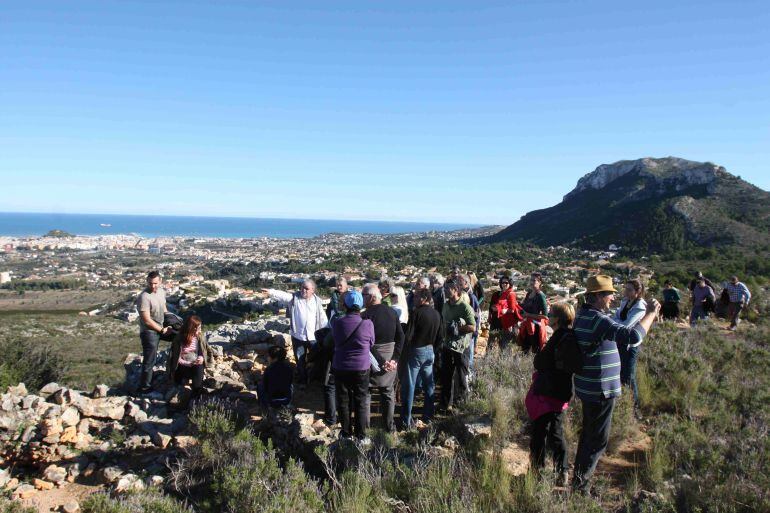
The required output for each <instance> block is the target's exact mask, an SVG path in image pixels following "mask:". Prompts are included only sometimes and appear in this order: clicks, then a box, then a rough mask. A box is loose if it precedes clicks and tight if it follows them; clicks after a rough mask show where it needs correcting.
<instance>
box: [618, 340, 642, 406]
mask: <svg viewBox="0 0 770 513" xmlns="http://www.w3.org/2000/svg"><path fill="white" fill-rule="evenodd" d="M641 348H642V346H636V347H628V346H627V345H625V344H618V353H619V354H620V382H621V383H622V384H624V385H630V386H631V390H632V392H633V394H634V407H636V408H639V387H638V386H637V385H636V359H637V358H639V350H640V349H641Z"/></svg>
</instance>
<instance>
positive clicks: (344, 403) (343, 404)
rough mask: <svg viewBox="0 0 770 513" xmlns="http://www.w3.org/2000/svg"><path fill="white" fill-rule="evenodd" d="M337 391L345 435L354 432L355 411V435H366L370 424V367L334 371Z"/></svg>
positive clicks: (338, 408) (340, 418)
mask: <svg viewBox="0 0 770 513" xmlns="http://www.w3.org/2000/svg"><path fill="white" fill-rule="evenodd" d="M334 383H335V386H336V391H337V397H336V400H337V411H338V416H339V421H340V423H341V424H342V434H343V436H350V435H352V434H353V430H352V427H353V422H352V420H353V419H352V418H351V416H352V415H353V412H354V411H355V435H356V436H357V437H359V438H363V437H364V436H366V428H367V426H368V425H369V369H367V370H365V371H338V370H335V371H334Z"/></svg>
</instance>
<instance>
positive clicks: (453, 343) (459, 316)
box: [441, 280, 476, 410]
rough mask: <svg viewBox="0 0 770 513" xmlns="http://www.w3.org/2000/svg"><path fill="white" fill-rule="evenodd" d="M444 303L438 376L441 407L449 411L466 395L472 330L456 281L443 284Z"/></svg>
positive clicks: (468, 310) (473, 324)
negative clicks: (440, 368)
mask: <svg viewBox="0 0 770 513" xmlns="http://www.w3.org/2000/svg"><path fill="white" fill-rule="evenodd" d="M444 288H445V290H446V298H447V300H446V302H445V303H444V306H443V308H442V310H441V317H442V321H443V324H442V327H443V333H444V348H443V350H442V373H441V408H442V409H444V410H446V409H449V408H451V407H452V406H453V405H454V404H455V403H456V402H457V401H458V400H459V399H462V398H464V397H465V395H466V393H467V392H468V371H469V359H468V355H467V354H466V349H468V348H469V347H470V345H471V338H472V337H473V332H474V331H475V330H476V316H475V315H474V314H473V308H472V307H471V305H469V304H468V303H466V302H465V301H461V300H460V298H461V296H462V293H463V288H462V286H461V285H460V283H459V282H458V281H456V280H449V281H447V282H446V284H445V285H444Z"/></svg>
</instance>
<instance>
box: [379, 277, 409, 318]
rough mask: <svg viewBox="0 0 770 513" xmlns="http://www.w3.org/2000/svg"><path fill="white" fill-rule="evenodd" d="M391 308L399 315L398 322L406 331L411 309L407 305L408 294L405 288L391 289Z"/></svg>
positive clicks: (395, 286)
mask: <svg viewBox="0 0 770 513" xmlns="http://www.w3.org/2000/svg"><path fill="white" fill-rule="evenodd" d="M383 303H384V301H383ZM390 307H391V308H393V309H394V310H395V311H396V313H398V322H400V323H401V327H402V328H404V329H405V328H406V324H407V323H408V322H409V308H408V307H407V305H406V293H405V292H404V288H403V287H399V286H397V285H394V286H392V287H390Z"/></svg>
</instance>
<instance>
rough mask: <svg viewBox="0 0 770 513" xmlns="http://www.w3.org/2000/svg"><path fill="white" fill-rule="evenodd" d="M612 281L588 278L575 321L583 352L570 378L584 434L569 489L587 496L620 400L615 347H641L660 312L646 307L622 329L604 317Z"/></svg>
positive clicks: (654, 306)
mask: <svg viewBox="0 0 770 513" xmlns="http://www.w3.org/2000/svg"><path fill="white" fill-rule="evenodd" d="M615 292H616V290H615V288H614V287H613V285H612V278H610V277H609V276H604V275H597V276H591V277H590V278H588V280H587V282H586V296H585V298H586V302H585V304H584V305H583V307H582V308H581V309H580V310H579V311H578V314H577V316H576V317H575V324H574V330H575V336H576V337H577V340H578V344H579V345H580V348H581V350H582V353H583V369H582V370H581V371H580V372H579V373H576V374H575V376H574V381H575V394H576V395H577V396H578V397H579V398H580V400H581V402H582V404H583V431H582V433H581V435H580V442H579V443H578V450H577V455H576V456H575V472H574V477H573V480H572V488H573V490H576V491H579V492H582V493H585V492H587V491H588V482H589V480H590V478H591V475H592V474H593V472H594V470H595V469H596V464H597V463H598V462H599V458H600V457H601V455H602V454H603V453H604V450H605V449H606V448H607V442H608V441H609V436H610V424H611V421H612V410H613V408H614V406H615V398H617V397H620V355H619V354H618V344H626V345H631V344H636V343H639V342H641V340H642V339H643V338H644V336H645V335H646V334H647V331H648V330H649V329H650V327H651V326H652V323H653V322H654V320H655V316H656V315H657V314H658V311H659V310H660V303H658V302H657V301H656V300H654V299H653V300H652V301H650V302H649V303H648V304H647V309H646V313H645V315H644V317H642V319H641V320H640V321H639V322H638V323H637V324H635V325H633V326H624V325H623V324H620V323H618V322H615V321H613V320H612V318H611V317H610V316H609V315H608V314H606V313H605V312H607V310H608V309H609V306H610V304H611V303H612V301H613V300H614V299H615Z"/></svg>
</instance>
